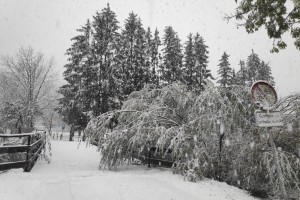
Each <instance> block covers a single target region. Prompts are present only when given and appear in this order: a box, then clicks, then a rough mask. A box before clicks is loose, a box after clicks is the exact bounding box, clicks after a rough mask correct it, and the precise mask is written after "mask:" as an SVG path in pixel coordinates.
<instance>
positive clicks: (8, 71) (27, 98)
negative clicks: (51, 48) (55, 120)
mask: <svg viewBox="0 0 300 200" xmlns="http://www.w3.org/2000/svg"><path fill="white" fill-rule="evenodd" d="M0 61H1V66H2V72H1V80H0V88H1V91H5V93H4V94H3V95H2V96H1V98H2V100H1V102H2V103H4V102H9V103H10V104H11V105H14V106H18V107H19V108H20V109H19V110H18V119H17V121H16V122H15V126H18V127H22V129H23V130H21V128H19V130H18V132H20V131H22V132H24V131H26V129H27V128H28V129H32V128H33V125H34V121H35V119H36V116H37V115H39V114H40V113H41V109H40V104H41V102H42V101H45V97H46V95H47V94H48V93H49V92H50V91H51V90H53V81H54V75H55V73H54V70H53V69H54V59H53V58H51V59H49V60H47V59H45V57H44V54H43V53H40V52H35V51H34V50H33V48H31V47H27V48H23V47H22V48H20V49H19V50H18V52H17V53H16V55H15V56H14V57H12V56H8V55H6V56H4V55H1V59H0Z"/></svg>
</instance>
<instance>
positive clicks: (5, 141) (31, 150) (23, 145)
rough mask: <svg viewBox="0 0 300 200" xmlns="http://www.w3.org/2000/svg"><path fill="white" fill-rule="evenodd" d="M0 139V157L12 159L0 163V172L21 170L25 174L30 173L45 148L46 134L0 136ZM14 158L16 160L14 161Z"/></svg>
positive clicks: (40, 132) (38, 132) (41, 132)
mask: <svg viewBox="0 0 300 200" xmlns="http://www.w3.org/2000/svg"><path fill="white" fill-rule="evenodd" d="M0 139H1V140H0V141H2V142H1V144H2V145H1V146H0V156H4V155H5V157H6V158H12V159H8V160H6V161H5V162H0V171H3V170H8V169H13V168H23V169H24V171H25V172H30V170H31V169H32V168H33V166H34V164H35V162H36V161H37V159H38V157H39V155H40V153H41V152H42V149H43V148H44V146H45V143H46V132H45V131H37V132H35V133H26V134H0ZM15 139H17V141H16V140H15ZM14 140H15V141H14ZM16 155H18V156H16ZM16 157H18V159H14V158H16Z"/></svg>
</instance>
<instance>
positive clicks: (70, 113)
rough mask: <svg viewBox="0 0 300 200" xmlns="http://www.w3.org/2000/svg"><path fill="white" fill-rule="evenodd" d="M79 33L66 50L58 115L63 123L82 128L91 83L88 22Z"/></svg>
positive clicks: (89, 25)
mask: <svg viewBox="0 0 300 200" xmlns="http://www.w3.org/2000/svg"><path fill="white" fill-rule="evenodd" d="M77 31H78V32H79V33H80V34H79V35H78V36H75V37H73V38H72V39H71V40H72V41H73V44H72V46H71V47H70V48H69V49H68V50H67V53H66V54H67V55H68V56H69V58H68V61H69V62H68V63H67V64H66V65H65V66H64V67H65V68H66V69H65V71H64V74H63V75H64V77H65V80H66V81H67V83H66V84H65V85H63V86H62V87H60V89H59V91H58V92H59V93H61V94H62V95H63V97H62V98H61V99H59V104H60V106H59V108H58V111H59V113H60V114H61V115H62V116H63V119H64V121H65V122H67V123H68V124H70V125H71V127H72V126H80V127H82V128H84V127H85V126H86V124H87V120H88V117H87V116H86V115H85V114H84V113H85V112H87V111H89V110H90V101H91V96H90V93H89V91H88V90H87V88H88V87H89V86H88V85H89V82H90V81H91V80H90V78H91V77H89V76H90V72H89V57H90V39H91V38H90V37H91V24H90V22H89V20H87V23H86V24H85V26H82V27H81V28H80V29H77Z"/></svg>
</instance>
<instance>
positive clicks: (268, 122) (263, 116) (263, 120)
mask: <svg viewBox="0 0 300 200" xmlns="http://www.w3.org/2000/svg"><path fill="white" fill-rule="evenodd" d="M255 120H256V125H257V126H259V127H274V126H283V122H282V116H281V113H280V112H279V111H269V113H267V111H260V110H259V111H255Z"/></svg>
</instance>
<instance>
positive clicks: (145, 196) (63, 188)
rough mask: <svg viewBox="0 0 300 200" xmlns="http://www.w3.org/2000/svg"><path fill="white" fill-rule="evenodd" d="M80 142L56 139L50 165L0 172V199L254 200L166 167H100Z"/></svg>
mask: <svg viewBox="0 0 300 200" xmlns="http://www.w3.org/2000/svg"><path fill="white" fill-rule="evenodd" d="M77 146H78V143H77V142H67V141H52V154H53V156H52V160H51V163H50V164H47V163H46V162H45V161H38V162H37V164H36V165H35V166H34V168H33V169H32V171H31V172H30V173H24V172H23V171H22V170H21V169H20V170H10V171H8V172H5V173H2V174H0V200H84V199H87V200H185V199H186V200H205V199H209V200H222V199H228V200H229V199H230V200H242V199H244V200H250V199H252V200H253V199H255V198H253V197H250V196H249V195H248V194H246V193H245V192H244V191H242V190H239V189H237V188H235V187H232V186H229V185H227V184H225V183H220V182H216V181H212V180H204V181H201V182H199V183H191V182H188V181H184V180H183V177H182V176H179V175H173V174H172V171H171V170H168V169H153V168H151V169H149V168H147V167H144V166H123V167H121V168H118V169H117V171H107V170H98V162H99V153H98V152H97V151H96V148H95V147H93V146H92V147H88V148H86V145H85V144H81V145H80V146H79V148H77Z"/></svg>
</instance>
